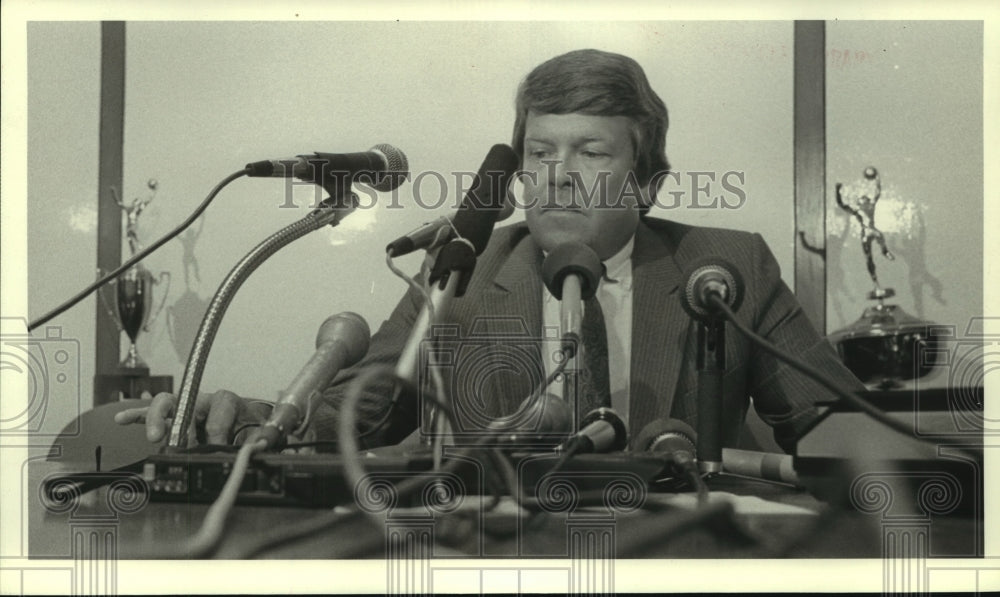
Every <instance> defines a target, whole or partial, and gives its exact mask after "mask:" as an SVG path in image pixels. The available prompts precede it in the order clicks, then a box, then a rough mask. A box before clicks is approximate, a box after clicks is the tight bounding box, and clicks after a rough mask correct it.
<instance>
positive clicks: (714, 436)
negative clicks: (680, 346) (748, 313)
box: [697, 317, 726, 475]
mask: <svg viewBox="0 0 1000 597" xmlns="http://www.w3.org/2000/svg"><path fill="white" fill-rule="evenodd" d="M725 326H726V321H725V319H723V318H721V317H710V318H708V319H707V320H704V321H700V322H699V323H698V360H697V364H698V365H697V369H698V438H697V454H698V470H699V471H700V472H701V474H702V475H714V474H716V473H720V472H722V396H723V393H722V390H723V375H724V373H725V371H726V327H725Z"/></svg>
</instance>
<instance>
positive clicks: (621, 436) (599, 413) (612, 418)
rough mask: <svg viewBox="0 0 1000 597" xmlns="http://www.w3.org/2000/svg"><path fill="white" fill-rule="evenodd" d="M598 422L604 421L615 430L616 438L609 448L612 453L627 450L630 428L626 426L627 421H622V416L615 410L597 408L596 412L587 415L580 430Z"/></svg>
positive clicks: (604, 407)
mask: <svg viewBox="0 0 1000 597" xmlns="http://www.w3.org/2000/svg"><path fill="white" fill-rule="evenodd" d="M597 421H604V422H605V423H608V424H609V425H611V428H612V429H614V432H615V437H614V440H613V441H612V443H611V445H610V446H609V447H608V450H610V451H621V450H624V449H625V446H626V445H628V427H626V426H625V421H624V420H622V418H621V415H619V414H618V413H617V412H616V411H615V409H613V408H608V407H606V406H602V407H600V408H595V409H594V410H592V411H590V412H589V413H587V415H586V416H584V417H583V420H582V421H580V429H581V430H583V429H586V428H587V426H588V425H590V424H591V423H596V422H597Z"/></svg>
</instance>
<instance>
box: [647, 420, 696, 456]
mask: <svg viewBox="0 0 1000 597" xmlns="http://www.w3.org/2000/svg"><path fill="white" fill-rule="evenodd" d="M696 437H697V434H696V433H695V431H694V429H692V428H691V426H690V425H688V424H687V423H685V422H684V421H681V420H679V419H669V418H668V419H656V420H655V421H653V422H651V423H649V424H648V425H646V426H645V427H643V428H642V431H640V432H639V435H637V436H636V437H635V439H634V440H633V441H632V450H634V451H636V452H661V451H666V452H671V453H672V452H676V451H679V450H687V451H689V452H691V454H692V455H693V454H695V446H696V443H695V438H696Z"/></svg>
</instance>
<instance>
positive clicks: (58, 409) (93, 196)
mask: <svg viewBox="0 0 1000 597" xmlns="http://www.w3.org/2000/svg"><path fill="white" fill-rule="evenodd" d="M27 29H28V30H27V33H28V35H27V65H28V78H27V97H28V111H27V152H28V153H27V157H28V160H27V165H28V168H27V204H28V205H27V207H28V209H27V235H26V236H27V259H28V267H27V272H26V274H27V282H28V286H27V295H28V303H27V304H28V313H27V317H28V319H35V318H37V317H39V316H41V315H42V314H44V313H46V312H48V311H49V310H50V309H52V308H54V307H55V306H57V305H58V304H59V303H61V302H62V301H64V300H65V299H67V298H69V297H70V296H72V295H74V294H76V293H77V292H78V291H80V290H81V289H82V288H83V287H85V286H86V285H88V284H90V283H91V282H93V281H94V279H95V275H96V272H95V267H96V264H97V202H98V199H99V198H98V196H97V160H98V127H99V120H100V119H99V106H100V53H101V25H100V23H97V22H91V23H74V22H64V23H40V22H31V23H28V28H27ZM22 89H23V88H22ZM8 176H16V174H15V173H8ZM9 199H10V198H9V197H4V202H5V203H6V202H7V201H8V200H9ZM100 199H102V200H105V201H111V197H110V196H107V197H103V198H100ZM109 296H110V295H109ZM96 300H97V298H96V296H91V297H90V298H87V299H85V300H84V301H83V302H81V303H80V304H79V305H77V306H76V307H74V308H73V309H70V310H69V311H67V312H66V313H64V314H63V315H61V316H59V317H57V318H55V319H54V320H52V321H51V322H50V323H49V324H47V326H45V327H46V328H51V329H50V330H46V329H45V328H42V329H40V330H38V331H37V332H36V333H35V337H39V338H45V340H43V341H42V344H41V345H40V346H42V347H43V350H42V351H41V352H40V353H37V354H40V355H41V356H42V359H45V357H47V358H48V359H47V360H39V361H36V363H38V364H39V365H41V367H40V368H37V370H36V371H37V372H41V371H45V372H48V373H49V374H44V373H43V374H40V375H29V376H28V377H29V389H28V392H29V397H28V410H29V412H32V413H37V414H36V415H35V417H37V421H38V422H39V423H40V424H41V427H40V428H39V429H40V430H41V431H44V432H46V433H58V431H59V430H60V429H62V427H63V426H64V425H65V424H66V423H68V422H69V421H70V420H72V418H73V417H74V416H76V415H77V414H78V413H79V412H80V409H81V408H82V409H83V410H86V409H87V408H89V406H90V405H91V404H92V399H93V397H92V394H93V386H92V383H93V378H94V348H93V347H94V317H95V309H96V308H97V303H96ZM4 315H5V316H10V315H15V314H12V313H8V312H5V313H4ZM20 315H21V316H22V317H23V316H24V314H20ZM47 334H48V336H47ZM52 334H57V335H58V336H59V338H57V339H53V338H51V335H52ZM57 345H58V346H62V347H66V348H68V350H69V354H70V355H72V356H71V357H70V359H71V360H70V361H69V362H68V363H66V364H65V365H66V371H67V372H70V378H69V379H70V380H73V379H74V378H76V379H78V381H69V382H68V383H59V382H58V381H57V375H58V374H57V373H55V372H56V371H57V370H58V371H61V370H62V367H61V366H58V365H57V363H55V362H54V361H53V359H54V356H55V354H56V352H57V350H56V349H53V347H55V346H57ZM7 357H10V358H11V359H15V360H14V362H16V353H14V354H13V355H12V354H5V363H6V362H7V361H6V358H7ZM74 364H76V365H77V366H76V367H74V366H73V365H74ZM74 371H75V372H77V373H73V372H74ZM41 402H44V412H42V411H40V410H35V407H33V406H32V404H36V403H38V404H40V403H41ZM5 418H6V417H5Z"/></svg>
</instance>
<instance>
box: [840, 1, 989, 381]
mask: <svg viewBox="0 0 1000 597" xmlns="http://www.w3.org/2000/svg"><path fill="white" fill-rule="evenodd" d="M827 48H828V67H827V148H828V154H827V193H828V194H827V201H828V207H829V211H828V215H827V225H828V231H829V233H828V246H827V257H828V259H827V268H828V269H827V283H828V288H829V302H828V313H827V317H828V319H829V330H828V331H831V332H832V331H834V330H836V329H839V328H841V327H843V326H846V325H848V324H850V323H852V322H854V320H856V319H857V318H858V317H860V316H861V313H862V311H863V310H864V309H865V307H866V306H868V305H870V304H872V301H869V300H867V298H866V295H867V293H868V292H869V291H870V290H872V288H873V282H872V280H871V278H870V277H869V275H868V272H867V270H866V266H865V257H864V253H863V251H862V248H861V239H860V236H859V230H860V227H859V226H858V225H857V223H856V222H855V221H853V220H852V218H851V216H850V214H848V213H846V212H845V211H843V210H841V209H840V208H838V207H837V205H836V203H835V202H834V184H835V183H837V182H842V183H844V184H845V185H851V186H853V187H854V188H853V189H851V190H850V191H848V193H847V194H848V196H850V195H852V194H856V193H860V192H863V185H862V184H861V180H862V172H863V170H864V169H865V168H867V167H869V166H873V167H875V168H876V169H877V170H878V172H879V175H880V176H881V181H882V196H881V199H880V200H879V202H878V203H877V206H876V209H875V225H876V227H878V228H879V229H880V230H882V231H883V233H884V235H885V238H886V242H887V246H888V248H889V250H890V251H891V252H892V253H893V255H894V256H895V257H896V259H895V260H893V261H890V260H888V259H885V258H884V257H883V256H882V254H881V253H880V251H879V249H878V247H877V245H876V246H874V247H873V249H872V251H873V254H874V260H875V265H876V273H877V275H878V279H879V282H880V283H881V285H882V286H884V287H891V288H893V289H895V291H896V297H895V298H893V299H891V300H889V301H887V302H890V303H893V304H897V305H899V306H900V307H902V308H903V309H905V310H906V311H907V312H908V313H910V314H911V315H913V316H916V317H918V318H920V319H925V320H929V321H933V322H935V323H937V324H940V325H944V326H954V328H955V331H956V333H957V335H958V337H960V338H961V337H968V336H969V335H970V333H971V334H975V333H977V330H979V331H980V332H981V329H982V324H981V323H980V322H978V321H977V319H976V318H978V317H980V316H982V315H983V290H984V288H983V274H982V272H983V253H982V247H983V231H984V222H983V205H984V204H983V199H984V196H983V25H982V23H981V22H974V21H953V22H940V21H933V22H925V21H907V22H890V21H881V22H861V21H833V22H829V23H828V24H827ZM970 323H971V324H972V325H973V329H971V330H970V329H969V326H970ZM947 372H948V371H947V370H946V369H941V370H939V371H937V372H935V373H947ZM933 377H935V380H934V385H940V384H942V383H946V382H948V377H947V376H944V375H936V376H933ZM952 381H953V382H956V383H965V384H970V383H982V372H981V368H980V373H979V374H972V375H971V376H969V375H965V376H964V378H963V379H961V380H952Z"/></svg>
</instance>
